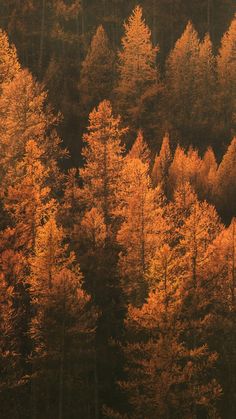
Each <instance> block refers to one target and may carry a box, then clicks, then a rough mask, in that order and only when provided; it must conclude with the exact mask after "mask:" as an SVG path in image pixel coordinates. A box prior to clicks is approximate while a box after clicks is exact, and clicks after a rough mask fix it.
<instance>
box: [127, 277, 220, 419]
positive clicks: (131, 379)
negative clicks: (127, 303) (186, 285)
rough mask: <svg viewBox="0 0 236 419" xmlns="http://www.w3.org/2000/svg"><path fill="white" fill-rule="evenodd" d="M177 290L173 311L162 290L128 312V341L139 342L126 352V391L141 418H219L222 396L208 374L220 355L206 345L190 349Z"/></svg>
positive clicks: (171, 287)
mask: <svg viewBox="0 0 236 419" xmlns="http://www.w3.org/2000/svg"><path fill="white" fill-rule="evenodd" d="M169 278H170V280H171V275H169ZM157 279H158V278H157ZM173 288H174V287H173V284H171V285H170V288H169V289H172V292H169V291H168V297H169V303H168V306H169V307H168V310H167V309H166V298H165V296H164V293H163V292H162V291H161V289H159V287H158V285H157V288H156V290H154V291H152V292H151V293H150V294H149V297H148V299H147V302H146V303H145V304H144V305H143V306H142V307H141V308H139V309H137V308H133V307H130V308H129V313H128V318H127V329H128V336H129V337H130V336H135V341H134V342H132V341H131V342H130V339H129V341H128V344H127V346H126V348H125V354H126V365H127V378H126V381H124V382H122V383H121V387H122V388H123V390H125V391H126V392H127V394H128V396H129V403H130V405H131V411H132V414H134V417H137V418H142V417H143V412H145V414H146V415H148V417H150V418H156V417H160V418H163V419H164V418H168V417H178V416H179V415H181V417H182V418H186V419H187V418H189V417H192V418H196V417H198V415H201V414H203V413H205V414H206V413H207V414H209V415H212V416H213V417H214V414H215V415H217V410H216V403H217V401H218V399H219V398H220V397H221V394H222V391H221V387H220V385H219V384H218V383H217V381H216V380H215V379H211V378H209V373H211V372H212V371H214V368H215V364H216V361H217V355H216V354H215V353H210V352H209V351H208V349H207V347H206V346H204V345H203V346H201V347H198V348H195V349H194V350H189V349H188V348H187V347H186V346H185V344H184V342H183V340H182V332H183V327H182V324H181V321H180V319H179V316H178V308H179V301H180V294H179V293H178V290H177V291H176V292H173ZM172 298H173V299H172ZM206 371H207V374H206ZM216 417H217V416H216Z"/></svg>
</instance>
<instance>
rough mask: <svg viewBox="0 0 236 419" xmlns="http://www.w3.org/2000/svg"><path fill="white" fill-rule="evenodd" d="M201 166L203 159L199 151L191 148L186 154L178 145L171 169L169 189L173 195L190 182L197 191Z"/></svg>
mask: <svg viewBox="0 0 236 419" xmlns="http://www.w3.org/2000/svg"><path fill="white" fill-rule="evenodd" d="M200 165H201V159H200V157H199V155H198V151H197V150H194V149H193V148H191V147H190V148H189V150H188V152H187V153H186V152H185V150H184V149H183V148H181V147H180V146H179V145H178V146H177V148H176V150H175V154H174V158H173V161H172V163H171V165H170V168H169V188H170V191H171V193H172V194H173V192H174V191H175V190H176V189H177V188H178V187H179V186H181V185H184V184H185V183H186V182H189V183H190V184H191V185H192V186H193V188H194V189H196V187H197V182H198V177H199V166H200Z"/></svg>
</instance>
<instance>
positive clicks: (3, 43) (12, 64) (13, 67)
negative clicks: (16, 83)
mask: <svg viewBox="0 0 236 419" xmlns="http://www.w3.org/2000/svg"><path fill="white" fill-rule="evenodd" d="M19 70H20V64H19V61H18V57H17V53H16V49H15V47H14V45H10V43H9V40H8V36H7V34H6V33H5V32H3V31H2V30H1V29H0V86H1V85H2V83H8V82H10V81H11V80H12V79H13V78H14V76H15V74H16V73H17V72H18V71H19Z"/></svg>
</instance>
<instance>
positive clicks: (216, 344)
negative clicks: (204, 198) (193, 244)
mask: <svg viewBox="0 0 236 419" xmlns="http://www.w3.org/2000/svg"><path fill="white" fill-rule="evenodd" d="M235 251H236V222H235V218H233V219H232V221H231V223H230V225H229V227H228V228H225V229H223V230H222V231H221V232H220V233H219V235H218V236H217V237H216V239H215V240H214V241H213V243H212V245H211V246H210V247H209V249H208V251H207V253H206V258H205V271H204V277H203V284H204V286H205V287H206V288H208V296H209V297H208V302H207V303H206V305H205V307H207V308H208V310H209V307H210V313H209V315H208V316H206V318H205V322H203V323H202V326H203V329H204V332H205V339H206V341H207V343H208V346H209V348H210V349H211V350H214V351H217V353H218V354H219V360H218V370H219V379H220V384H221V386H222V389H223V393H224V397H223V398H222V400H221V403H220V408H221V409H220V412H221V414H222V416H224V415H225V414H227V415H228V417H234V416H235V406H236V404H235V387H236V384H235V365H236V363H235V360H236V353H235V346H234V342H235V338H236V336H235V327H234V324H235V287H236V285H235V284H236V282H235V274H236V272H235V266H236V265H235V262H236V252H235ZM216 260H217V263H216ZM205 309H206V308H205Z"/></svg>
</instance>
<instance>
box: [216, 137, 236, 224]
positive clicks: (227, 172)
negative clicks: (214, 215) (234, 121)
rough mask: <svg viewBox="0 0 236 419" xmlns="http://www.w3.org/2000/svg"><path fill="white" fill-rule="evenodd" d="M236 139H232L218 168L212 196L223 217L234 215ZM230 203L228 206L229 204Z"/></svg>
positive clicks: (235, 206)
mask: <svg viewBox="0 0 236 419" xmlns="http://www.w3.org/2000/svg"><path fill="white" fill-rule="evenodd" d="M235 159H236V138H233V140H232V141H231V144H230V145H229V147H228V149H227V151H226V153H225V155H224V156H223V159H222V161H221V163H220V165H219V167H218V170H217V174H216V183H215V188H214V194H215V199H216V204H217V206H218V208H219V209H220V211H222V213H223V214H224V215H225V216H228V217H229V216H232V215H233V214H234V213H235V208H236V202H235V181H234V179H235V175H236V174H235ZM229 202H230V206H229V204H228V203H229Z"/></svg>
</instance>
